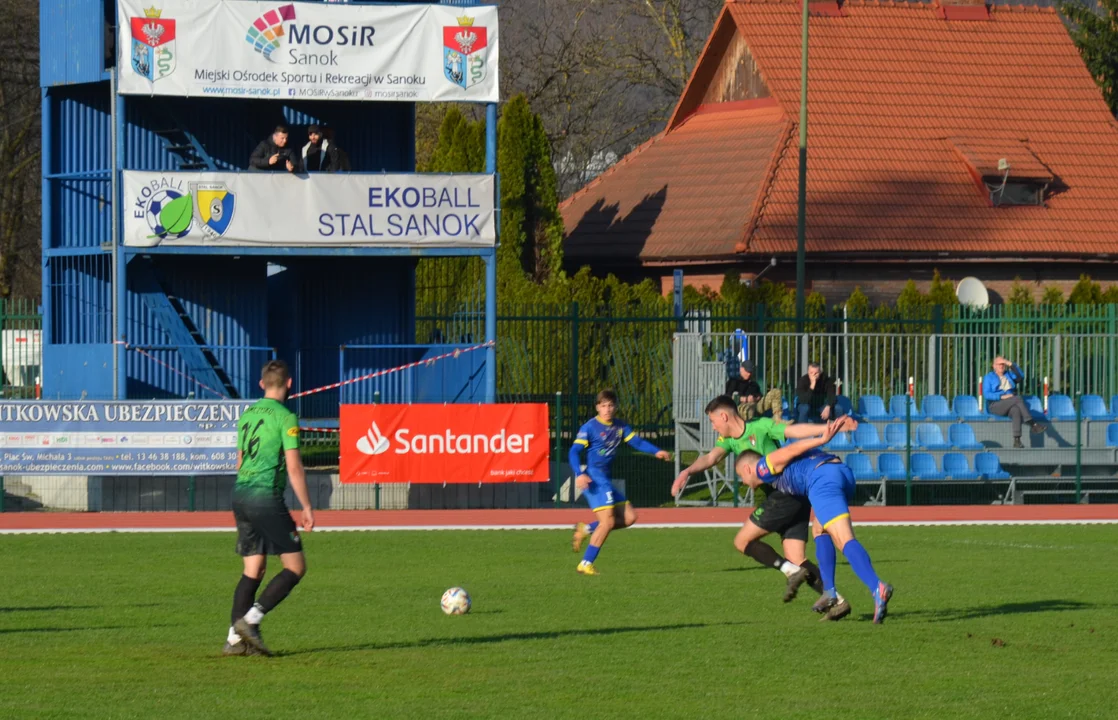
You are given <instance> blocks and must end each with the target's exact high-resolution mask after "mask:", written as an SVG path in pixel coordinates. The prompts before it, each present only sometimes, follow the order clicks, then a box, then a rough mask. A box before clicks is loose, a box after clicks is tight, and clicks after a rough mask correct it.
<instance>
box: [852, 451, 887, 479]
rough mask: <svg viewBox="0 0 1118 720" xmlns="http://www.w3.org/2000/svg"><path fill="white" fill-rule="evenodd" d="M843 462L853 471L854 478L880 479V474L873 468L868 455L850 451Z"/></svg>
mask: <svg viewBox="0 0 1118 720" xmlns="http://www.w3.org/2000/svg"><path fill="white" fill-rule="evenodd" d="M844 462H845V463H846V464H847V465H849V466H850V469H851V470H853V471H854V479H855V480H880V479H881V474H880V473H879V472H877V471H876V470H874V469H873V463H872V462H870V457H869V455H863V454H862V453H850V454H849V455H847V456H846V459H845V460H844Z"/></svg>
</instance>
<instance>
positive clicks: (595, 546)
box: [568, 390, 672, 575]
mask: <svg viewBox="0 0 1118 720" xmlns="http://www.w3.org/2000/svg"><path fill="white" fill-rule="evenodd" d="M594 407H595V409H596V410H597V411H598V415H597V417H594V418H591V419H590V420H587V421H586V422H585V423H584V424H583V426H582V427H581V428H579V430H578V436H577V437H576V438H575V441H574V444H573V445H571V452H570V455H569V456H568V459H569V460H570V463H571V469H572V470H573V471H574V473H575V476H576V477H575V485H576V486H577V487H578V489H580V490H582V491H583V495H585V496H586V501H587V502H588V503H589V504H590V509H591V510H593V511H594V515H595V516H597V518H598V519H597V520H595V521H594V522H592V523H590V524H589V525H588V524H586V523H579V524H578V525H576V526H575V533H574V539H573V540H572V542H571V545H572V547H573V548H574V551H575V552H578V551H579V549H580V548H581V547H582V543H583V541H585V540H586V538H587V537H589V538H590V544H589V545H588V546H587V547H586V554H585V555H583V558H582V562H580V563H579V564H578V568H577V570H578V572H580V573H582V574H583V575H597V574H598V570H597V569H596V568H595V567H594V561H595V560H596V559H597V558H598V552H599V551H601V549H602V544H603V543H605V541H606V538H607V537H609V534H610V531H612V530H614V529H617V530H621V529H623V528H627V527H629V526H630V525H632V524H633V523H635V522H636V521H637V511H636V510H634V509H633V506H632V505H630V504H629V501H628V500H626V499H625V496H624V495H622V494H621V493H620V492H618V491H617V489H616V488H614V487H613V483H611V482H610V476H609V468H610V465H612V464H613V456H614V455H615V454H616V453H617V448H619V447H621V443H623V442H625V443H629V445H630V446H632V448H633V449H634V450H637V451H639V452H644V453H648V454H649V455H655V456H656V457H658V458H659V459H661V460H671V458H672V456H671V453H669V452H668V451H667V450H661V449H660V448H658V447H656V446H655V445H653V444H652V443H650V442H648V441H647V440H645V439H643V438H641V437H638V436H637V433H636V431H635V430H633V429H632V428H631V427H629V426H628V425H626V424H625V423H623V422H620V421H618V422H614V417H613V416H614V414H615V413H616V412H617V394H616V393H615V392H613V391H612V390H603V391H602V392H600V393H598V398H597V402H596V403H595V405H594ZM583 448H585V449H586V470H585V471H583V470H582V457H581V455H582V450H583Z"/></svg>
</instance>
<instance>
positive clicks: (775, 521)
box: [749, 490, 811, 542]
mask: <svg viewBox="0 0 1118 720" xmlns="http://www.w3.org/2000/svg"><path fill="white" fill-rule="evenodd" d="M749 519H750V520H752V521H753V524H754V525H756V526H757V527H759V528H761V529H762V530H768V531H769V532H774V533H780V537H781V538H783V539H785V540H803V541H804V542H807V529H808V525H810V524H811V503H809V502H808V501H807V498H801V497H797V496H795V495H788V494H787V493H783V492H781V491H779V490H770V491H769V492H768V494H766V495H765V502H763V503H761V506H760V507H759V508H757V509H756V510H754V511H753V514H752V515H750V516H749Z"/></svg>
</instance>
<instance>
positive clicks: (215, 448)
mask: <svg viewBox="0 0 1118 720" xmlns="http://www.w3.org/2000/svg"><path fill="white" fill-rule="evenodd" d="M249 405H251V402H249V401H245V400H231V401H213V402H196V401H144V402H129V401H114V402H84V401H10V402H0V474H3V475H59V474H67V475H152V474H161V473H165V474H175V475H184V474H203V473H204V474H207V475H222V474H234V473H236V469H237V420H238V419H239V418H240V416H241V413H242V412H243V411H244V410H245V408H247V407H249Z"/></svg>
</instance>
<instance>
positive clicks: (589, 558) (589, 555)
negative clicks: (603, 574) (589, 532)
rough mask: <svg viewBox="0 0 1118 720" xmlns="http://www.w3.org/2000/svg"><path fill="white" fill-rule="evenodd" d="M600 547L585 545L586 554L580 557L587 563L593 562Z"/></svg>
mask: <svg viewBox="0 0 1118 720" xmlns="http://www.w3.org/2000/svg"><path fill="white" fill-rule="evenodd" d="M601 549H602V548H600V547H598V546H597V545H587V546H586V554H585V555H583V556H582V559H583V560H584V561H586V562H588V563H592V562H594V561H595V560H597V559H598V551H600V550H601Z"/></svg>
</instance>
